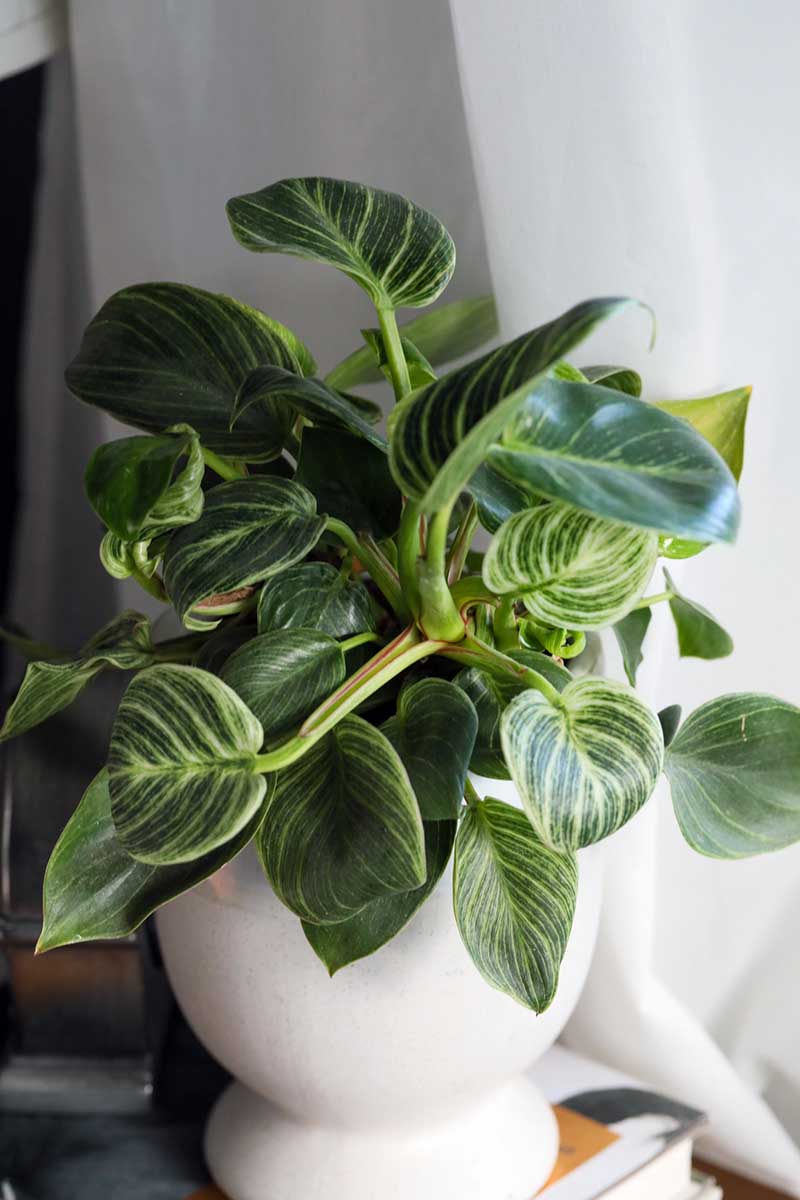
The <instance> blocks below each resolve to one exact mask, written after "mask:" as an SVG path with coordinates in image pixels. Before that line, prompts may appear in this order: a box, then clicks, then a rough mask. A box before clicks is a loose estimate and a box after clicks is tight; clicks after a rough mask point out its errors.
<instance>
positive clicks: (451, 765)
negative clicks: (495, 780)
mask: <svg viewBox="0 0 800 1200" xmlns="http://www.w3.org/2000/svg"><path fill="white" fill-rule="evenodd" d="M381 732H382V733H384V734H385V735H386V737H387V738H388V739H389V741H390V742H391V743H392V745H393V746H394V748H395V750H396V751H397V753H398V754H399V755H400V758H401V759H402V761H403V765H404V766H405V768H406V770H407V771H408V777H409V779H410V780H411V786H412V787H413V789H414V794H415V795H416V797H417V803H418V804H419V810H420V812H421V813H422V817H423V820H425V821H446V820H452V819H454V818H456V817H457V816H458V814H459V812H460V811H461V806H462V803H463V800H464V784H465V781H466V778H467V768H468V767H469V760H470V756H471V754H472V748H473V746H474V745H475V736H476V734H477V732H478V717H477V714H476V712H475V709H474V708H473V706H472V702H471V700H469V699H468V697H467V696H466V694H465V693H464V692H463V691H461V690H459V688H457V687H454V686H453V684H452V683H448V682H447V680H446V679H420V680H418V681H417V682H416V683H412V684H410V685H409V686H407V687H404V688H403V690H402V691H401V693H400V696H399V698H398V701H397V713H396V715H395V716H393V717H390V718H389V720H388V721H385V722H384V724H383V725H382V726H381Z"/></svg>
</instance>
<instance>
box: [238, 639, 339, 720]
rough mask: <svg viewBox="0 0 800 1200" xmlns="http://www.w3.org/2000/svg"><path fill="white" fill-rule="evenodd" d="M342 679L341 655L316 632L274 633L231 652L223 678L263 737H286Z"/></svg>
mask: <svg viewBox="0 0 800 1200" xmlns="http://www.w3.org/2000/svg"><path fill="white" fill-rule="evenodd" d="M344 677H345V661H344V652H343V651H342V648H341V646H340V645H339V643H338V642H337V641H336V640H335V638H332V637H329V636H328V634H327V633H320V632H319V631H318V630H316V629H276V630H273V632H272V633H262V634H260V636H259V637H255V638H252V639H251V640H250V641H248V642H247V643H246V644H245V645H244V646H242V647H241V648H240V649H239V650H235V651H234V653H233V654H232V655H231V656H230V658H229V659H228V661H227V662H226V663H225V666H224V667H223V668H222V679H223V680H224V681H225V683H227V685H228V687H231V688H233V690H234V691H235V692H236V694H237V696H240V697H241V699H242V700H243V701H244V702H245V704H246V705H247V707H248V708H249V709H250V711H251V712H252V713H253V714H254V715H255V716H256V717H257V718H258V720H259V721H260V722H261V724H262V726H263V729H264V737H265V738H274V737H276V736H277V735H278V734H281V733H287V732H288V731H289V730H290V729H291V728H292V726H294V725H296V724H298V723H299V722H300V721H301V720H302V718H303V717H306V716H308V714H309V713H310V712H311V711H312V710H313V709H314V708H315V707H316V705H317V704H319V703H320V701H322V700H324V699H325V697H326V696H328V695H329V694H330V693H331V692H333V691H335V690H336V688H337V687H338V686H339V684H340V683H342V681H343V680H344Z"/></svg>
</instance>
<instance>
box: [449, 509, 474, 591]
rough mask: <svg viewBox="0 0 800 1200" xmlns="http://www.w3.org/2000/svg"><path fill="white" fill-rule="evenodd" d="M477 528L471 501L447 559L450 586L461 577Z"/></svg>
mask: <svg viewBox="0 0 800 1200" xmlns="http://www.w3.org/2000/svg"><path fill="white" fill-rule="evenodd" d="M477 528H478V508H477V505H476V504H475V501H474V500H473V501H472V502H471V504H470V506H469V508H468V509H467V511H466V513H465V514H464V519H463V520H462V522H461V524H460V525H459V527H458V530H457V532H456V536H455V538H454V539H453V544H452V546H451V547H450V554H449V555H448V558H447V582H448V583H449V584H450V585H451V586H452V584H454V583H456V582H457V581H458V580H459V578H460V577H461V572H462V571H463V569H464V563H465V561H466V557H467V554H468V552H469V548H470V546H471V545H472V539H473V537H474V536H475V530H476V529H477Z"/></svg>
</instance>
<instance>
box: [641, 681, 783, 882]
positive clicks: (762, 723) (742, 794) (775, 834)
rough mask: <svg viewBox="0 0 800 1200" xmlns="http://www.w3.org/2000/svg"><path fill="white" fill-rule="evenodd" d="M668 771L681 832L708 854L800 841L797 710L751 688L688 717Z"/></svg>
mask: <svg viewBox="0 0 800 1200" xmlns="http://www.w3.org/2000/svg"><path fill="white" fill-rule="evenodd" d="M665 769H666V772H667V776H668V778H669V782H670V786H671V788H672V803H673V805H674V808H675V816H676V817H677V819H678V824H679V825H680V828H681V833H682V834H683V836H684V837H685V838H686V841H687V842H688V843H689V845H690V846H691V847H692V849H693V850H697V851H698V852H699V853H700V854H706V855H708V856H709V857H710V858H745V857H747V856H749V855H751V854H762V853H764V852H765V851H768V850H780V849H782V848H783V847H784V846H789V845H791V844H792V842H796V841H798V839H800V708H796V707H795V706H794V705H793V704H787V703H786V701H785V700H778V699H776V698H775V697H774V696H762V695H757V694H755V693H752V692H744V693H742V694H738V695H730V696H721V697H720V698H719V699H718V700H711V701H709V703H708V704H703V705H701V706H700V708H698V709H696V710H695V711H694V712H693V713H692V714H691V715H690V716H689V717H687V719H686V720H685V721H684V723H683V725H682V726H681V728H680V730H679V731H678V734H677V736H676V737H675V739H674V741H673V742H672V745H671V746H670V748H669V750H668V751H667V755H666V764H665Z"/></svg>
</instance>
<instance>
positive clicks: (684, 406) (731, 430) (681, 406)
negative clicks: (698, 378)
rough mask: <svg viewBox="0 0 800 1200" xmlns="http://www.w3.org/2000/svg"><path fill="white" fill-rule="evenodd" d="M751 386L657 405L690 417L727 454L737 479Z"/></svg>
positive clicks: (716, 448) (671, 412)
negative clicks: (695, 398)
mask: <svg viewBox="0 0 800 1200" xmlns="http://www.w3.org/2000/svg"><path fill="white" fill-rule="evenodd" d="M752 390H753V389H752V388H749V387H743V388H734V390H733V391H731V392H721V393H720V394H719V395H718V396H704V397H703V398H702V399H700V400H661V401H659V402H658V403H657V404H656V405H655V407H656V408H660V409H661V410H662V412H666V413H670V414H671V415H672V416H673V417H680V418H681V420H683V421H687V422H688V423H689V424H690V425H691V426H692V428H693V429H696V430H697V432H698V433H699V434H702V436H703V437H704V438H705V439H706V441H707V442H710V443H711V445H712V446H713V447H714V449H715V450H716V451H717V453H718V454H720V455H721V456H722V458H724V460H725V462H726V463H727V464H728V466H729V467H730V469H731V472H732V474H733V477H734V479H738V478H739V476H740V475H741V473H742V466H743V464H744V431H745V424H746V421H747V408H748V405H749V403H750V395H751V393H752Z"/></svg>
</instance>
